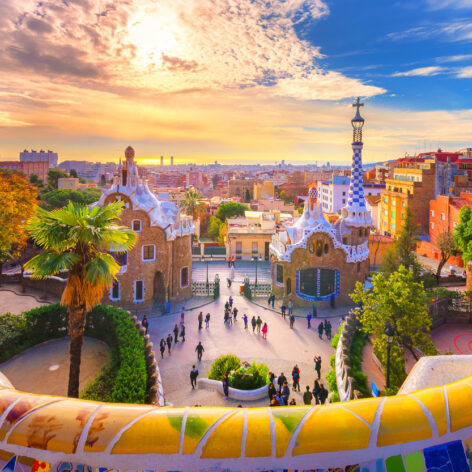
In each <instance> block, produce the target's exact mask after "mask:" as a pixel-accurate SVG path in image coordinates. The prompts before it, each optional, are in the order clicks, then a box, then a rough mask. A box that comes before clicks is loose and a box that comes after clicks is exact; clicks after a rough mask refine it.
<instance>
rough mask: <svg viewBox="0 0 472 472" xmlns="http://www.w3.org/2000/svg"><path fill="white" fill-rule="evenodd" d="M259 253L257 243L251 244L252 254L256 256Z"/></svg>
mask: <svg viewBox="0 0 472 472" xmlns="http://www.w3.org/2000/svg"><path fill="white" fill-rule="evenodd" d="M258 252H259V245H258V243H257V241H253V242H252V253H253V254H257V253H258Z"/></svg>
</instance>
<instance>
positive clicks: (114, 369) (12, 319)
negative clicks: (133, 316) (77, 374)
mask: <svg viewBox="0 0 472 472" xmlns="http://www.w3.org/2000/svg"><path fill="white" fill-rule="evenodd" d="M66 335H67V309H66V307H64V306H62V305H59V304H53V305H45V306H42V307H39V308H34V309H33V310H30V311H27V312H25V313H22V314H21V315H18V316H15V315H11V314H6V315H3V316H0V361H5V360H7V359H9V358H10V357H12V356H14V355H15V354H18V353H20V352H22V351H24V350H25V349H28V348H29V347H32V346H34V345H36V344H39V343H42V342H44V341H47V340H48V339H54V338H61V337H64V336H66ZM85 335H86V336H91V337H95V338H98V339H100V340H102V341H104V342H105V343H107V344H108V346H109V347H110V350H111V361H110V364H109V365H108V366H107V367H105V368H104V369H103V370H102V372H101V373H100V375H99V376H98V377H97V378H96V379H94V380H93V381H92V382H90V383H89V385H88V386H87V387H86V388H85V390H84V391H83V392H82V393H81V398H87V399H89V400H100V401H113V402H120V403H144V401H145V399H146V386H147V374H146V362H145V349H144V339H143V338H142V337H141V336H140V335H139V331H138V330H137V329H136V327H135V325H134V323H133V322H132V321H131V320H130V319H129V317H128V314H127V313H126V312H125V311H123V310H120V309H118V308H114V307H111V306H105V305H99V306H96V307H95V308H94V309H93V310H92V311H91V312H90V313H88V315H87V324H86V327H85Z"/></svg>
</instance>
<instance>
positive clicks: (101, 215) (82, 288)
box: [25, 202, 136, 397]
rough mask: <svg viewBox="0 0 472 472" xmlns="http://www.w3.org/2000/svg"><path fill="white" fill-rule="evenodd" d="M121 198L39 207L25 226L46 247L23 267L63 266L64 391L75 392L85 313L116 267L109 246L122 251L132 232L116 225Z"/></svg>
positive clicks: (45, 272)
mask: <svg viewBox="0 0 472 472" xmlns="http://www.w3.org/2000/svg"><path fill="white" fill-rule="evenodd" d="M122 208H123V202H114V203H112V204H110V205H106V206H104V207H99V206H96V207H93V208H90V207H88V206H85V205H78V204H73V203H72V202H69V203H68V205H67V206H65V207H63V208H60V209H58V210H53V211H50V212H48V211H46V210H43V209H42V208H38V213H37V215H36V216H34V217H32V218H31V219H30V220H29V222H28V226H27V227H28V232H29V234H30V235H31V237H32V238H33V240H34V241H35V243H36V244H37V245H38V246H40V247H41V248H42V249H44V252H42V253H40V254H38V255H37V256H35V257H33V258H32V259H30V260H29V261H28V262H27V263H26V264H25V269H26V270H29V271H31V276H32V277H34V278H38V279H44V278H47V277H50V276H53V275H56V274H58V273H59V272H61V271H67V282H66V286H65V288H64V292H63V294H62V299H61V303H62V304H63V305H65V306H67V313H68V333H69V336H70V338H71V341H70V349H69V351H70V370H69V387H68V395H69V396H70V397H78V396H79V376H80V359H81V352H82V340H83V334H84V330H85V323H86V319H87V313H88V312H89V311H90V309H91V308H92V307H93V306H95V305H97V304H98V303H100V301H101V299H102V297H103V294H104V292H105V290H106V289H107V288H110V287H111V285H112V284H113V280H115V278H116V274H117V273H118V271H119V270H120V266H119V265H118V264H117V262H116V261H115V259H114V258H113V256H112V255H111V254H109V252H110V251H114V252H126V251H128V250H129V249H131V248H132V247H133V246H134V244H135V242H136V233H134V232H133V231H131V230H130V229H129V228H125V227H121V226H117V223H118V221H119V218H120V215H121V211H122Z"/></svg>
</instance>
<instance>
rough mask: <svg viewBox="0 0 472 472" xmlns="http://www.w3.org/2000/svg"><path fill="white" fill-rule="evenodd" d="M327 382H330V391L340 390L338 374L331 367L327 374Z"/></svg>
mask: <svg viewBox="0 0 472 472" xmlns="http://www.w3.org/2000/svg"><path fill="white" fill-rule="evenodd" d="M326 382H327V383H328V386H329V391H330V392H336V393H337V392H338V385H337V384H336V374H335V372H334V369H331V370H330V371H329V372H328V373H327V374H326Z"/></svg>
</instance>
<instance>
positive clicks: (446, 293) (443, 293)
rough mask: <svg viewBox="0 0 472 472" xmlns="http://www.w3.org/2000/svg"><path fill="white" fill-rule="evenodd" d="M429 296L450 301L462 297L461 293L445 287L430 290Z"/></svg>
mask: <svg viewBox="0 0 472 472" xmlns="http://www.w3.org/2000/svg"><path fill="white" fill-rule="evenodd" d="M428 295H429V296H430V297H431V298H438V299H440V298H447V299H448V300H452V299H454V298H459V297H460V294H459V292H456V291H455V290H448V289H447V288H444V287H438V288H435V289H432V290H428Z"/></svg>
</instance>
